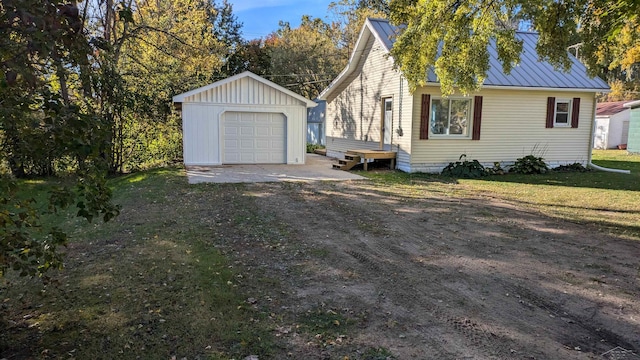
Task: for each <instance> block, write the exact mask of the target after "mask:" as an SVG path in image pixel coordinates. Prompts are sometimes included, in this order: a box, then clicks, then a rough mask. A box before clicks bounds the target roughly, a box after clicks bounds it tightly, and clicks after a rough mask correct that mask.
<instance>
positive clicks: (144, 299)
mask: <svg viewBox="0 0 640 360" xmlns="http://www.w3.org/2000/svg"><path fill="white" fill-rule="evenodd" d="M594 162H595V163H596V164H599V165H601V166H606V167H612V168H623V169H630V170H631V171H632V174H631V175H624V174H614V173H607V172H597V171H591V172H587V173H553V172H552V173H548V174H544V175H526V176H525V175H503V176H492V177H487V178H483V179H475V180H463V179H452V178H445V177H441V176H434V175H426V174H405V173H401V172H392V171H380V172H375V171H372V172H360V173H361V174H363V175H366V176H368V177H370V178H371V179H372V180H373V181H372V184H371V186H372V187H375V189H376V190H379V191H383V192H386V193H388V194H389V195H391V196H397V197H398V198H400V199H402V200H403V201H409V202H410V201H411V199H412V198H416V199H418V198H422V197H424V196H441V197H456V198H461V199H479V200H480V201H498V202H507V203H512V204H515V205H517V206H520V207H524V208H528V209H530V210H531V211H537V212H541V213H543V214H546V215H548V216H550V217H553V218H557V219H559V220H562V221H571V222H576V223H581V224H585V225H587V226H593V227H595V228H596V229H600V230H603V231H605V232H609V233H613V234H616V235H619V236H624V237H627V238H632V239H640V225H639V224H640V156H638V155H633V156H630V155H626V153H625V152H622V151H595V152H594ZM50 184H51V182H50V181H33V180H32V181H25V182H22V183H21V184H20V189H21V190H22V191H23V192H24V193H25V195H27V194H28V195H29V196H33V197H35V198H36V199H38V200H43V199H45V198H46V194H45V190H46V189H47V188H48V187H49V186H50ZM110 185H111V186H112V187H113V190H114V194H115V196H116V198H115V201H116V203H119V204H120V205H122V213H121V215H120V216H119V217H118V218H116V219H115V220H113V221H111V222H109V223H106V224H104V223H100V222H94V223H91V224H87V223H86V222H84V221H82V220H80V219H77V218H72V217H66V218H65V217H62V216H61V215H60V216H47V217H45V221H48V222H49V223H51V224H54V223H55V224H60V225H61V226H62V227H63V228H65V229H66V231H67V232H68V233H69V234H70V236H71V242H70V245H69V247H68V249H67V258H66V269H65V270H64V271H62V272H59V273H55V274H54V276H53V282H52V283H50V284H48V285H46V286H45V285H43V284H42V283H41V282H40V281H38V280H37V279H35V280H34V279H26V278H19V277H17V276H16V275H15V274H14V273H9V274H8V276H6V277H5V278H2V279H0V328H2V329H3V330H2V331H0V358H9V359H11V358H36V359H49V358H51V359H52V358H77V359H86V358H94V359H111V358H119V359H134V358H141V359H163V358H164V359H169V358H172V357H173V356H175V357H176V358H183V357H186V358H189V359H192V358H203V359H229V358H236V359H238V358H240V359H241V358H244V357H246V356H248V355H258V356H260V358H261V359H262V358H273V357H278V356H279V355H282V354H283V350H282V349H283V347H282V346H283V345H282V343H280V342H279V341H280V340H279V338H277V331H274V329H276V328H279V327H280V325H283V324H284V325H292V324H293V325H295V323H297V324H298V325H297V327H296V326H294V328H295V331H296V332H297V334H298V335H299V336H301V337H305V339H306V341H312V342H314V343H316V344H318V345H319V346H330V345H331V346H332V342H336V341H338V339H345V341H348V340H347V339H349V338H350V337H352V336H353V332H355V331H357V327H358V322H359V321H360V320H359V318H358V316H353V315H352V314H345V313H342V312H341V311H339V310H334V311H332V310H330V309H331V305H330V304H329V305H327V306H320V307H316V308H311V310H308V311H306V312H304V313H301V314H298V315H295V314H291V313H287V312H286V311H284V310H278V309H279V307H278V306H280V305H273V306H276V308H273V307H270V306H271V305H269V304H270V302H271V300H272V298H273V296H272V295H273V294H276V295H277V294H281V289H280V287H281V284H280V281H282V279H280V278H279V277H278V276H275V275H273V274H269V273H268V272H263V271H260V270H259V269H253V270H249V269H248V268H247V266H246V264H243V263H241V261H242V259H243V258H244V257H243V256H246V257H247V258H249V257H251V251H262V252H265V253H263V254H260V256H263V257H264V256H266V257H269V256H271V258H273V259H274V261H277V259H278V257H280V256H292V255H291V254H293V253H297V252H304V251H307V252H306V253H305V254H306V255H305V256H313V257H315V258H322V257H325V256H327V255H326V254H327V253H326V251H323V250H322V249H316V250H313V249H310V250H307V249H300V248H296V247H295V245H291V244H292V243H295V241H283V239H291V238H295V236H296V231H297V229H291V228H289V227H288V225H286V224H284V223H279V222H278V220H277V219H276V218H275V217H273V216H271V215H270V214H265V213H264V212H261V211H260V210H259V208H258V206H257V205H256V199H257V197H256V196H252V195H251V194H250V192H248V191H246V190H247V187H246V186H245V185H237V184H222V185H219V184H200V185H196V186H193V185H187V184H186V179H185V177H184V174H183V170H181V169H172V168H169V169H157V170H152V171H146V172H141V173H136V174H132V175H128V176H123V177H118V178H114V179H112V180H111V181H110ZM296 186H298V185H294V184H283V185H282V187H283V189H285V190H286V189H287V187H290V188H291V191H295V187H296ZM71 213H73V210H69V214H71ZM69 214H66V215H69ZM62 215H64V214H62ZM485 215H486V216H491V214H485ZM284 244H289V245H287V246H286V248H285V245H284ZM231 251H235V252H237V251H246V253H245V254H244V255H243V253H240V255H238V253H236V254H235V255H234V256H231V255H230V254H229V253H230V252H231ZM265 254H266V255H265ZM292 271H295V268H292ZM287 281H288V280H287ZM272 304H276V301H275V300H274V301H273V303H272ZM294 317H295V319H293V318H294ZM298 335H297V336H298ZM318 335H319V337H317V336H318ZM343 336H345V337H344V338H343ZM345 351H347V350H345ZM285 352H286V351H285ZM363 356H364V358H367V359H379V358H380V359H382V358H387V357H389V356H390V353H389V352H388V351H387V350H386V349H384V348H379V349H378V348H370V349H369V350H367V353H366V354H365V355H363Z"/></svg>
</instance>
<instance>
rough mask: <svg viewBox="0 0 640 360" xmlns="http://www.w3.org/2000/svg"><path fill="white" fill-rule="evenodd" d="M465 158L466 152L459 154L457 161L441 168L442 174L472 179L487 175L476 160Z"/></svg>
mask: <svg viewBox="0 0 640 360" xmlns="http://www.w3.org/2000/svg"><path fill="white" fill-rule="evenodd" d="M466 158H467V155H466V154H462V155H460V157H459V158H458V161H456V162H454V163H453V162H452V163H449V165H447V166H446V167H445V168H444V169H442V175H444V176H450V177H457V178H466V179H474V178H479V177H481V176H485V175H487V171H486V169H485V168H484V166H482V164H480V163H479V162H478V160H471V161H469V160H466ZM463 159H464V160H463Z"/></svg>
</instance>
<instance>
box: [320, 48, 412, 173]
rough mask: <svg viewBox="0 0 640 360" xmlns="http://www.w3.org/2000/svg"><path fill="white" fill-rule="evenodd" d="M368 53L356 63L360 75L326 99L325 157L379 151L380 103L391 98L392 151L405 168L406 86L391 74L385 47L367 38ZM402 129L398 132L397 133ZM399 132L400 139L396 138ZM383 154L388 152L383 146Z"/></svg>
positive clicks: (408, 103)
mask: <svg viewBox="0 0 640 360" xmlns="http://www.w3.org/2000/svg"><path fill="white" fill-rule="evenodd" d="M366 49H368V50H367V51H366V52H365V53H363V56H362V57H361V58H360V59H359V61H360V64H358V66H359V67H361V71H356V75H355V76H352V77H351V79H346V80H345V82H344V84H341V87H343V89H342V90H341V91H337V92H336V93H338V95H337V96H336V97H335V98H328V99H327V116H326V124H327V125H326V126H327V133H326V138H327V155H329V156H341V155H342V154H343V153H344V152H346V151H347V150H350V149H351V150H353V149H379V148H380V140H381V125H382V99H383V98H387V97H391V98H393V121H392V122H393V124H392V129H393V136H392V139H391V143H392V146H391V149H392V150H395V151H398V166H399V167H402V166H408V164H409V153H410V144H411V126H410V124H411V104H412V99H411V96H410V94H409V91H408V85H407V83H406V80H404V79H403V78H402V77H401V76H400V74H399V73H398V72H397V71H395V70H393V61H392V59H391V58H389V57H388V56H387V55H386V51H385V50H384V47H383V46H382V45H381V44H380V43H379V42H378V41H377V40H376V39H375V38H374V37H373V36H370V37H369V39H368V40H367V43H366ZM399 129H401V131H399ZM399 132H401V133H402V136H399ZM384 148H385V150H388V149H389V145H386V146H385V147H384Z"/></svg>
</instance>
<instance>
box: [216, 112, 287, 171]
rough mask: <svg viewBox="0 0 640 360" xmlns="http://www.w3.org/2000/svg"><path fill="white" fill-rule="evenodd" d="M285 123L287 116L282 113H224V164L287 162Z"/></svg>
mask: <svg viewBox="0 0 640 360" xmlns="http://www.w3.org/2000/svg"><path fill="white" fill-rule="evenodd" d="M286 123H287V122H286V118H285V117H284V115H283V114H279V113H253V112H227V113H225V114H224V119H223V121H222V134H223V135H222V136H223V149H222V154H223V155H222V163H223V164H284V163H286V162H287V154H286V152H287V146H286V141H287V133H286Z"/></svg>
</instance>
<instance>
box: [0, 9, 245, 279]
mask: <svg viewBox="0 0 640 360" xmlns="http://www.w3.org/2000/svg"><path fill="white" fill-rule="evenodd" d="M0 1H1V3H0V67H1V68H2V76H1V77H0V145H1V147H0V161H1V164H0V165H1V167H0V169H3V173H2V178H1V179H0V275H2V274H4V273H5V271H6V269H7V268H13V269H16V270H18V271H19V272H20V273H21V274H23V275H42V274H44V272H45V271H46V270H47V269H49V268H52V267H60V266H61V265H62V257H61V256H60V253H59V252H58V250H57V248H58V247H59V246H60V245H64V244H65V243H66V241H67V238H66V234H65V233H64V232H62V231H61V230H60V229H59V228H57V227H55V226H48V225H47V222H46V221H42V216H45V215H46V214H47V213H48V212H59V211H62V210H64V209H67V208H69V207H73V208H75V211H76V215H77V216H79V217H83V218H86V219H88V220H92V219H95V218H98V217H101V218H102V219H103V220H105V221H106V220H109V219H111V218H112V217H113V216H115V215H117V213H118V208H117V206H115V205H113V204H112V203H111V193H110V190H109V188H108V187H107V186H106V180H105V179H106V174H107V172H111V173H118V172H123V171H128V170H135V169H137V168H141V167H143V166H145V165H146V166H148V165H149V164H155V163H158V162H163V161H167V160H168V159H174V158H176V157H178V156H179V155H180V153H181V151H180V150H181V149H180V146H181V144H180V143H181V141H180V129H179V126H180V122H179V118H178V117H177V116H176V115H175V114H174V113H173V112H172V108H171V97H172V96H173V95H175V94H176V93H179V92H184V91H187V90H189V89H192V88H194V87H197V86H201V85H204V84H206V83H209V82H210V81H211V79H212V74H213V73H214V72H216V71H218V70H219V69H220V67H221V66H222V65H223V64H224V63H225V61H227V59H228V58H227V57H226V56H227V55H228V53H229V52H228V48H229V43H230V42H237V41H239V40H238V39H239V32H238V31H239V27H238V26H237V24H236V25H234V24H233V22H234V21H235V18H234V17H233V15H232V13H231V6H230V5H229V4H228V3H227V2H226V1H225V2H223V4H222V5H217V4H216V3H215V2H211V3H210V2H209V1H207V0H157V1H138V2H134V0H124V1H118V2H114V1H113V0H96V1H92V2H87V3H82V7H80V8H78V7H76V6H75V5H72V4H67V3H65V2H62V1H59V0H46V1H35V0H0ZM230 22H231V23H230ZM225 34H226V35H225ZM225 36H230V37H231V38H230V39H226V40H229V41H230V42H225V41H224V40H225ZM69 172H72V173H73V174H74V176H75V178H76V179H77V182H76V183H75V184H71V185H68V186H61V187H58V188H55V189H53V190H51V191H50V196H49V198H48V199H42V198H36V197H30V196H28V194H26V195H25V193H24V191H21V189H20V188H18V187H17V186H16V182H15V180H14V177H28V176H43V175H44V176H49V175H56V174H67V173H69ZM63 183H65V184H66V183H67V182H63Z"/></svg>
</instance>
